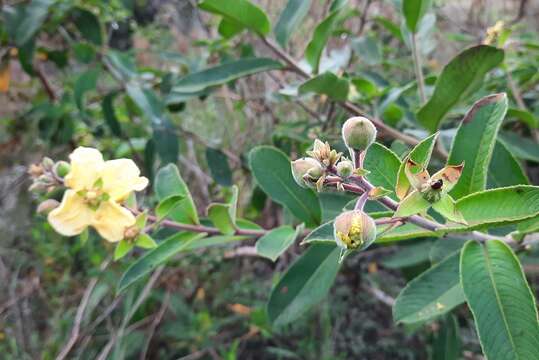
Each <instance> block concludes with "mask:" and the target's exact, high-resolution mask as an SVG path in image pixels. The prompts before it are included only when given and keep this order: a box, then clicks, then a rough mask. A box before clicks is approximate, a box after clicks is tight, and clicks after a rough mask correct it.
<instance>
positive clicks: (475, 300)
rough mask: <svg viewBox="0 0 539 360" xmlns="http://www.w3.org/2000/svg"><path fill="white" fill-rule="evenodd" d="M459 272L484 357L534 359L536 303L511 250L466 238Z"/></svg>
mask: <svg viewBox="0 0 539 360" xmlns="http://www.w3.org/2000/svg"><path fill="white" fill-rule="evenodd" d="M460 274H461V282H462V287H463V289H464V294H465V296H466V300H467V302H468V305H469V307H470V309H471V310H472V313H473V316H474V320H475V324H476V328H477V331H478V334H479V340H480V342H481V347H482V348H483V353H484V354H485V356H486V357H487V358H488V359H489V360H520V359H535V358H537V355H538V354H539V322H538V319H537V306H536V304H535V299H534V296H533V294H532V292H531V290H530V287H529V285H528V283H527V282H526V277H525V276H524V273H523V271H522V267H521V265H520V262H519V261H518V259H517V257H516V256H515V254H514V253H513V252H512V250H511V248H509V246H507V245H506V244H505V243H503V242H502V241H499V240H491V241H487V242H486V243H485V244H484V245H482V244H479V243H477V242H475V241H469V242H468V243H467V244H466V245H465V246H464V248H463V249H462V255H461V260H460Z"/></svg>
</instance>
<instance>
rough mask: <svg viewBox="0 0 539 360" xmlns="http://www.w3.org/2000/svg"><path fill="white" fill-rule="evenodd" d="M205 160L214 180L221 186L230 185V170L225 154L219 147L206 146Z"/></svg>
mask: <svg viewBox="0 0 539 360" xmlns="http://www.w3.org/2000/svg"><path fill="white" fill-rule="evenodd" d="M206 162H207V163H208V167H209V168H210V173H211V176H212V178H213V179H214V180H215V182H216V183H217V184H219V185H221V186H232V170H230V165H229V164H228V158H227V156H226V155H225V154H224V153H223V152H222V151H221V150H219V149H214V148H211V147H208V148H206Z"/></svg>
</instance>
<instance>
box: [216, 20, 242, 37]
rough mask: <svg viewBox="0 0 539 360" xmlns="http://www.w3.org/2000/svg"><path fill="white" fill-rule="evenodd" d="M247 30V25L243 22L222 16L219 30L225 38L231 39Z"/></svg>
mask: <svg viewBox="0 0 539 360" xmlns="http://www.w3.org/2000/svg"><path fill="white" fill-rule="evenodd" d="M243 30H245V27H244V26H243V25H241V24H238V23H235V22H232V21H230V20H228V19H227V18H222V19H221V22H220V23H219V27H218V28H217V31H218V32H219V34H220V35H221V36H222V37H224V38H225V39H230V38H232V37H234V36H236V35H238V34H239V33H241V32H242V31H243Z"/></svg>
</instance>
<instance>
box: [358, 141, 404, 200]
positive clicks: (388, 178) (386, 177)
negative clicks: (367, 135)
mask: <svg viewBox="0 0 539 360" xmlns="http://www.w3.org/2000/svg"><path fill="white" fill-rule="evenodd" d="M400 166H401V161H400V159H399V157H398V156H397V155H395V153H394V152H393V151H391V150H389V149H388V148H386V147H385V146H384V145H381V144H379V143H374V144H372V145H371V146H370V147H369V150H368V151H367V155H366V156H365V160H364V161H363V167H364V168H365V169H366V170H369V171H370V173H369V174H367V179H368V180H369V181H370V182H371V183H372V184H373V185H374V186H382V187H384V188H386V189H388V190H393V189H395V185H396V184H397V174H398V172H399V169H400ZM391 197H393V198H395V194H391Z"/></svg>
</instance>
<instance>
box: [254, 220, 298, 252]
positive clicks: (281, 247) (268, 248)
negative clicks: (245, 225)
mask: <svg viewBox="0 0 539 360" xmlns="http://www.w3.org/2000/svg"><path fill="white" fill-rule="evenodd" d="M301 231H303V226H298V229H296V230H294V228H293V227H291V226H288V225H284V226H280V227H278V228H275V229H273V230H271V231H269V232H268V233H267V234H266V235H264V236H262V237H261V238H260V239H258V241H257V242H256V253H257V254H258V255H260V256H263V257H266V258H268V259H270V260H271V261H275V260H277V258H278V257H279V256H281V255H282V254H283V253H284V252H285V251H286V249H288V248H289V247H290V245H292V244H293V243H294V241H295V240H296V238H297V236H298V232H301Z"/></svg>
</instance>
